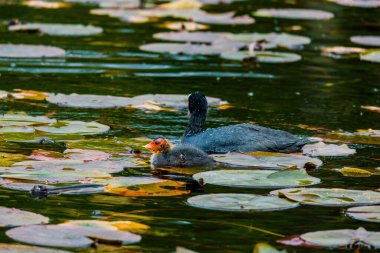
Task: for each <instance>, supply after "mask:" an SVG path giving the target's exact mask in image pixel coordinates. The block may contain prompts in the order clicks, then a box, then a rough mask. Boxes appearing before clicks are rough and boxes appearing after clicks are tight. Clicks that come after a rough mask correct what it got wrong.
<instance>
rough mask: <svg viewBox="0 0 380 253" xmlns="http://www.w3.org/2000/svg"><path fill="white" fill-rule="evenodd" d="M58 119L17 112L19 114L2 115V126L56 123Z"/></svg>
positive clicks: (0, 116) (0, 117) (0, 120)
mask: <svg viewBox="0 0 380 253" xmlns="http://www.w3.org/2000/svg"><path fill="white" fill-rule="evenodd" d="M56 122H57V120H55V119H49V118H48V117H45V116H29V115H27V114H25V113H17V114H10V113H8V114H3V115H0V127H6V126H8V127H9V126H16V127H22V126H33V125H47V124H54V123H56Z"/></svg>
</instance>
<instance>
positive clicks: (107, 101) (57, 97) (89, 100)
mask: <svg viewBox="0 0 380 253" xmlns="http://www.w3.org/2000/svg"><path fill="white" fill-rule="evenodd" d="M46 100H47V101H48V102H50V103H53V104H57V105H59V106H62V107H80V108H95V109H97V108H117V107H128V106H129V105H131V103H132V101H131V99H130V98H127V97H116V96H104V95H88V94H75V93H73V94H70V95H66V94H61V93H58V94H50V95H49V97H48V98H47V99H46Z"/></svg>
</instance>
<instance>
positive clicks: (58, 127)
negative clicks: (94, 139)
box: [35, 121, 110, 135]
mask: <svg viewBox="0 0 380 253" xmlns="http://www.w3.org/2000/svg"><path fill="white" fill-rule="evenodd" d="M35 129H36V130H38V131H41V132H45V133H49V134H62V135H63V134H79V135H92V134H102V133H105V132H107V131H108V130H109V129H110V127H109V126H106V125H103V124H100V123H98V122H95V121H92V122H83V121H59V122H58V123H56V124H54V125H51V126H40V127H35Z"/></svg>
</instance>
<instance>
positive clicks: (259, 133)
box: [181, 92, 309, 154]
mask: <svg viewBox="0 0 380 253" xmlns="http://www.w3.org/2000/svg"><path fill="white" fill-rule="evenodd" d="M207 107H208V104H207V99H206V97H205V96H204V95H203V94H202V93H201V92H194V93H193V94H191V95H190V96H189V116H190V120H189V124H188V126H187V129H186V131H185V133H184V135H183V137H182V140H181V142H182V143H187V144H191V145H193V146H195V147H197V148H199V149H201V150H203V151H204V152H206V153H208V154H220V153H228V152H250V151H268V152H282V153H290V152H298V151H301V148H302V147H303V146H304V145H305V144H306V143H308V142H309V141H308V140H307V139H301V138H298V137H297V136H295V135H293V134H290V133H288V132H285V131H282V130H275V129H271V128H267V127H262V126H258V125H255V124H248V123H244V124H237V125H231V126H223V127H218V128H211V129H207V130H204V125H205V122H206V117H207Z"/></svg>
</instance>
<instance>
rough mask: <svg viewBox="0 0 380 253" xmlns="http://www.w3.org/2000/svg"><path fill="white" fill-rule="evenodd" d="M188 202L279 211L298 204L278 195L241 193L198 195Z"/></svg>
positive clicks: (237, 209)
mask: <svg viewBox="0 0 380 253" xmlns="http://www.w3.org/2000/svg"><path fill="white" fill-rule="evenodd" d="M187 203H188V204H189V205H190V206H192V207H198V208H204V209H210V210H218V211H231V212H260V211H278V210H285V209H289V208H294V207H297V206H298V203H294V202H291V201H288V200H286V199H281V198H278V197H273V196H260V195H255V194H239V193H217V194H205V195H198V196H195V197H191V198H189V199H188V200H187Z"/></svg>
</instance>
